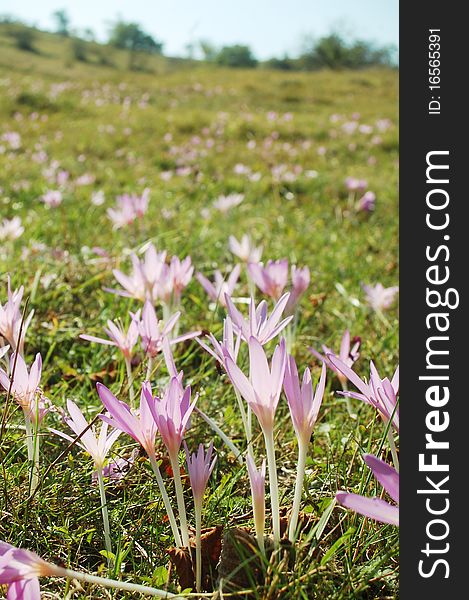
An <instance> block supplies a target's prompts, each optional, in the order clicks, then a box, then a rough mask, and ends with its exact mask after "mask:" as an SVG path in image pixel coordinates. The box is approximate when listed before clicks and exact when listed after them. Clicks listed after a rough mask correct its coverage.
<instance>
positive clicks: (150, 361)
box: [145, 356, 153, 381]
mask: <svg viewBox="0 0 469 600" xmlns="http://www.w3.org/2000/svg"><path fill="white" fill-rule="evenodd" d="M152 371H153V358H152V357H151V356H149V357H148V364H147V374H146V377H145V380H146V381H150V377H151V372H152Z"/></svg>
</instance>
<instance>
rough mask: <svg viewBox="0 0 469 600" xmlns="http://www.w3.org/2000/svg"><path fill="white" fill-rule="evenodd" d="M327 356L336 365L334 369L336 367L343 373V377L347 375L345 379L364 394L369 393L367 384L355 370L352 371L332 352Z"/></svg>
mask: <svg viewBox="0 0 469 600" xmlns="http://www.w3.org/2000/svg"><path fill="white" fill-rule="evenodd" d="M327 358H328V359H329V360H330V361H331V363H332V364H333V365H334V367H336V369H338V370H339V371H340V372H341V373H342V374H343V375H345V377H347V379H348V380H349V381H350V382H351V383H353V385H354V386H355V387H357V388H358V389H359V390H360V392H361V393H362V394H363V395H364V396H368V395H369V393H370V389H369V386H368V385H367V384H366V383H365V382H364V381H362V380H361V379H360V377H358V375H357V374H356V373H355V371H352V369H351V368H350V367H349V366H347V365H346V364H345V363H344V362H342V361H341V360H340V358H337V356H334V355H333V354H328V355H327Z"/></svg>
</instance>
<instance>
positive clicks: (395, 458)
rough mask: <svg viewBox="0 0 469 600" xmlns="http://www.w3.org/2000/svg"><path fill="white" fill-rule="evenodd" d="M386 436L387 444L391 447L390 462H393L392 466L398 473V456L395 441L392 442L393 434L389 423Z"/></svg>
mask: <svg viewBox="0 0 469 600" xmlns="http://www.w3.org/2000/svg"><path fill="white" fill-rule="evenodd" d="M387 438H388V442H389V445H390V447H391V455H392V462H393V463H394V468H395V469H396V471H397V472H398V473H399V458H398V456H397V450H396V443H395V442H394V435H393V433H392V429H391V426H390V425H389V429H388V433H387Z"/></svg>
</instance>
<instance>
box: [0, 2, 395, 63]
mask: <svg viewBox="0 0 469 600" xmlns="http://www.w3.org/2000/svg"><path fill="white" fill-rule="evenodd" d="M398 6H399V2H398V0H236V1H233V0H231V1H230V0H173V1H172V2H169V1H168V0H167V1H166V2H163V1H162V0H19V1H18V0H0V14H9V15H13V16H16V17H18V18H20V19H21V20H24V21H26V22H28V23H31V24H35V25H38V26H39V27H41V28H43V29H52V28H53V26H54V25H53V23H54V22H53V20H52V18H51V15H52V13H53V12H54V11H55V10H57V9H60V8H64V9H66V10H67V12H68V14H69V16H70V18H71V22H72V26H73V27H76V28H80V29H83V28H85V27H90V28H92V29H93V30H94V31H95V32H96V34H97V37H98V39H101V40H103V41H104V40H105V39H106V34H107V31H108V29H109V24H110V22H112V21H113V20H115V19H116V18H117V17H121V18H122V19H124V20H126V21H135V22H137V23H140V24H141V25H142V27H143V28H144V29H146V30H147V31H148V32H149V33H151V34H152V35H154V36H155V37H156V38H157V39H159V40H161V41H163V42H164V47H165V52H166V53H167V54H170V55H182V54H184V53H185V47H186V44H187V43H189V42H195V41H197V40H200V39H206V40H209V41H211V42H213V43H214V44H215V45H223V44H232V43H237V42H240V43H245V44H248V45H249V46H251V48H252V49H253V50H254V53H255V54H256V56H257V57H258V58H261V59H265V58H269V57H271V56H280V55H282V54H284V53H285V52H287V53H289V54H292V55H294V54H296V53H297V52H298V51H299V50H300V49H301V44H302V40H303V39H304V37H305V36H306V35H308V34H313V35H314V36H321V35H324V34H326V33H328V32H329V31H330V30H331V29H332V28H335V27H340V28H341V29H343V30H344V31H345V32H347V33H348V34H349V36H350V37H353V38H360V39H366V40H369V41H373V42H377V43H379V44H395V45H397V44H398Z"/></svg>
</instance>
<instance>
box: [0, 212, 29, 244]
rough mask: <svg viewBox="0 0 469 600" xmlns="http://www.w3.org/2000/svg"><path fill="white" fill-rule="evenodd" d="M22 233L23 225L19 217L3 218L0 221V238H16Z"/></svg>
mask: <svg viewBox="0 0 469 600" xmlns="http://www.w3.org/2000/svg"><path fill="white" fill-rule="evenodd" d="M23 233H24V227H23V226H22V225H21V219H20V217H13V218H12V219H3V221H2V222H1V223H0V239H2V240H16V239H18V238H19V237H20V236H21V235H22V234H23Z"/></svg>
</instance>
